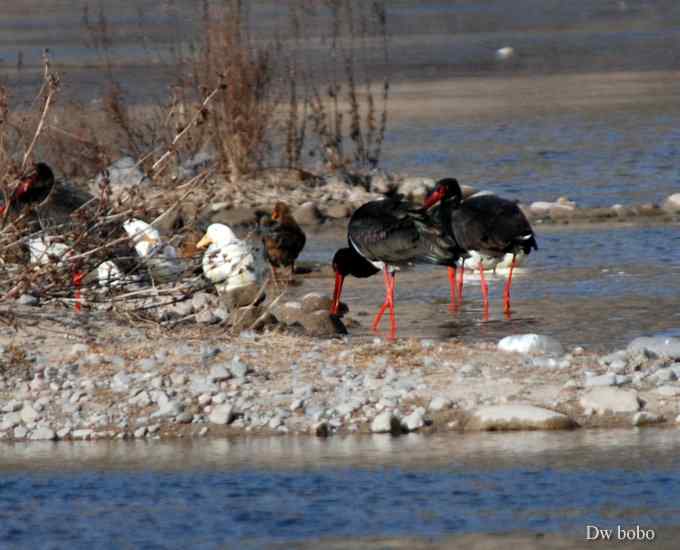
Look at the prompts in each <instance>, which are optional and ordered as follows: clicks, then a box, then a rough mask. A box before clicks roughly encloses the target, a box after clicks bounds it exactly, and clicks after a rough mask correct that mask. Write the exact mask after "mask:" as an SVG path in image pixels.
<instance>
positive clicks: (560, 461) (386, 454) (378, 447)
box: [0, 429, 680, 472]
mask: <svg viewBox="0 0 680 550" xmlns="http://www.w3.org/2000/svg"><path fill="white" fill-rule="evenodd" d="M0 449H1V457H0V469H1V470H3V471H6V472H8V471H26V470H36V471H69V470H79V471H81V470H138V469H139V470H159V471H165V470H179V471H182V470H192V471H195V470H223V469H224V470H231V469H252V468H258V469H261V468H264V469H275V470H283V469H290V470H298V469H309V468H329V467H333V468H348V467H362V468H374V467H386V466H388V467H399V468H403V469H432V468H436V469H456V470H458V469H474V470H495V469H507V468H515V467H522V468H528V467H542V468H546V467H547V468H564V469H572V468H576V469H598V468H608V469H609V468H621V469H642V468H646V467H653V468H655V469H663V468H675V467H678V465H679V464H680V453H679V452H678V451H680V436H679V435H678V432H677V431H676V430H672V429H647V430H606V431H604V430H602V431H601V430H577V431H573V432H559V433H558V432H517V433H480V434H472V433H470V434H461V433H448V434H441V435H420V434H410V435H408V436H403V437H398V438H393V437H390V436H387V435H363V436H347V437H333V438H330V439H327V440H326V439H318V438H314V437H307V436H294V437H240V438H234V439H228V438H227V439H209V438H208V439H193V440H177V441H130V442H127V441H126V442H123V441H117V442H73V443H66V442H60V443H47V442H31V443H13V444H10V443H5V444H2V446H0Z"/></svg>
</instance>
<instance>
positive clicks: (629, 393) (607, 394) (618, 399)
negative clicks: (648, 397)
mask: <svg viewBox="0 0 680 550" xmlns="http://www.w3.org/2000/svg"><path fill="white" fill-rule="evenodd" d="M579 402H580V404H581V407H583V408H584V409H592V410H594V411H596V412H598V413H599V414H604V413H606V412H610V413H614V414H617V413H634V412H637V411H638V410H639V409H640V403H639V401H638V397H637V392H636V391H635V390H623V389H620V388H612V387H596V388H592V389H590V390H588V391H586V392H585V393H584V394H583V395H582V396H581V399H580V401H579Z"/></svg>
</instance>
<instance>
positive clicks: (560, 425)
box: [466, 404, 575, 430]
mask: <svg viewBox="0 0 680 550" xmlns="http://www.w3.org/2000/svg"><path fill="white" fill-rule="evenodd" d="M574 426H575V423H574V421H573V420H572V419H571V418H569V417H568V416H567V415H564V414H562V413H559V412H555V411H551V410H548V409H544V408H542V407H536V406H534V405H521V404H517V405H491V406H487V407H481V408H479V409H477V410H476V411H475V412H474V413H473V414H472V417H471V418H470V420H469V422H468V423H467V425H466V429H472V430H564V429H568V428H573V427H574Z"/></svg>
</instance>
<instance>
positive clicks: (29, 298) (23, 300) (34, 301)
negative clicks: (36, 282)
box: [17, 294, 40, 306]
mask: <svg viewBox="0 0 680 550" xmlns="http://www.w3.org/2000/svg"><path fill="white" fill-rule="evenodd" d="M17 303H18V304H19V305H22V306H39V305H40V298H38V297H37V296H33V295H32V294H22V295H21V296H19V297H18V298H17Z"/></svg>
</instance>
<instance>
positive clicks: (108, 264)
mask: <svg viewBox="0 0 680 550" xmlns="http://www.w3.org/2000/svg"><path fill="white" fill-rule="evenodd" d="M132 281H134V279H133V278H131V277H126V276H125V275H123V272H122V271H121V270H120V268H119V267H118V266H117V265H116V264H115V263H114V262H112V261H111V260H107V261H105V262H102V263H101V264H99V266H98V267H97V282H98V283H99V286H102V287H107V288H118V287H122V286H125V285H126V284H128V283H130V282H132Z"/></svg>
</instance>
